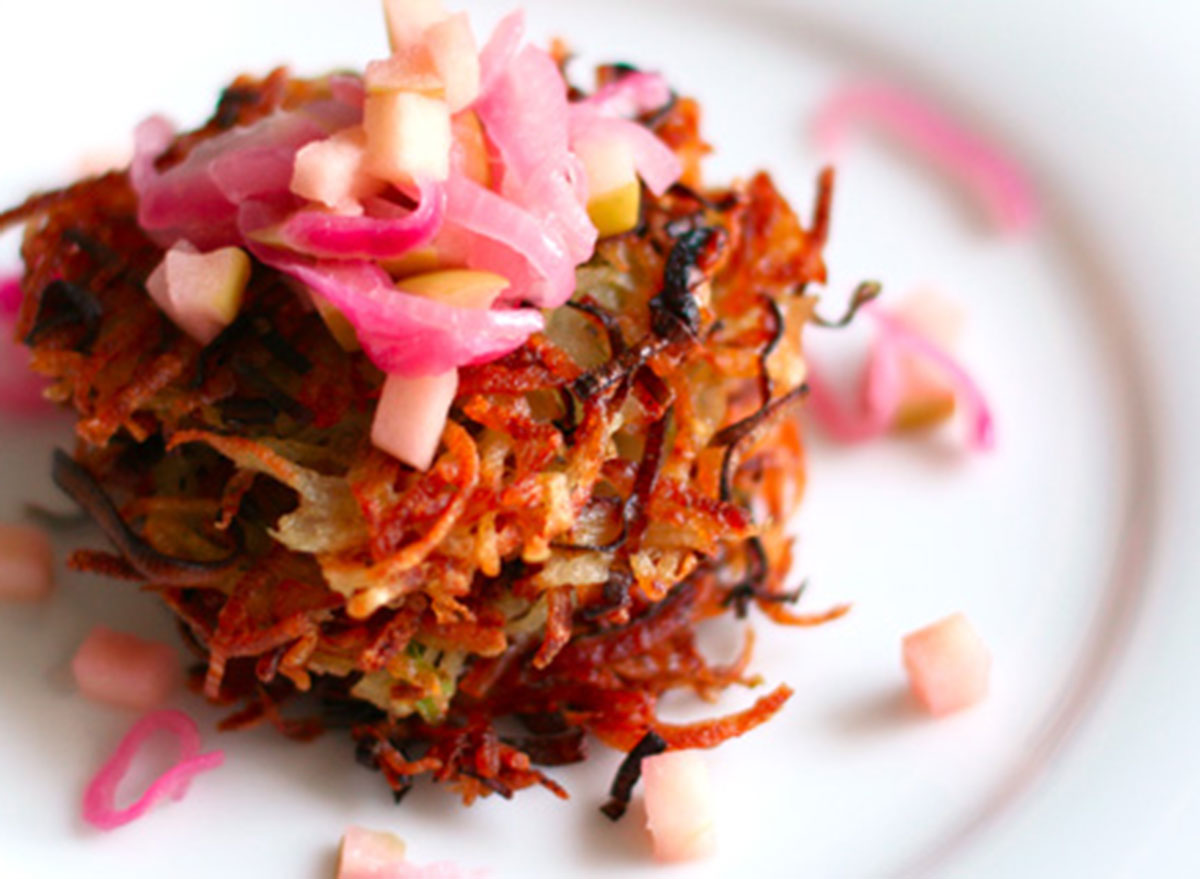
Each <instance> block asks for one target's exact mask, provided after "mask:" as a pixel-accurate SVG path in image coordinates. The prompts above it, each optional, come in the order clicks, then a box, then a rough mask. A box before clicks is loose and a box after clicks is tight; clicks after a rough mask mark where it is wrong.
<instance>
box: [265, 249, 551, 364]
mask: <svg viewBox="0 0 1200 879" xmlns="http://www.w3.org/2000/svg"><path fill="white" fill-rule="evenodd" d="M254 253H255V255H256V256H257V257H258V258H259V259H260V260H262V261H263V262H264V263H266V264H267V265H269V266H271V267H273V268H275V269H277V270H279V271H281V272H283V273H284V274H286V275H289V276H291V277H293V278H295V279H296V280H297V281H299V282H300V283H302V284H304V285H305V286H307V287H308V288H310V289H311V290H312V291H313V292H314V293H315V294H316V295H318V296H320V297H321V298H323V299H325V300H326V301H328V302H329V303H330V304H331V305H333V306H335V307H336V308H337V309H338V310H339V311H341V312H342V314H343V315H345V317H346V319H347V320H348V321H350V323H351V324H352V325H353V327H354V329H355V331H356V332H357V334H358V338H359V341H360V342H361V343H362V346H363V350H365V351H366V352H367V356H368V357H370V358H371V361H372V362H373V363H374V364H375V365H376V366H378V367H379V368H380V369H381V370H383V371H384V372H386V373H396V374H399V375H404V376H411V377H416V376H428V375H434V374H436V373H440V372H446V371H447V370H451V369H454V368H455V367H457V366H466V365H470V364H474V363H485V362H487V361H489V360H495V359H496V358H497V357H502V356H504V355H505V354H507V353H509V352H510V351H512V350H514V349H516V348H519V347H520V346H521V345H523V344H524V343H525V340H526V339H528V338H529V336H530V335H532V334H533V333H535V332H537V331H539V330H541V329H542V327H543V325H544V324H543V320H542V315H541V312H539V311H537V310H535V309H531V308H516V309H497V308H490V309H484V308H457V307H455V306H453V305H447V304H445V303H443V302H438V301H436V300H433V299H427V298H425V297H423V296H414V295H412V294H410V293H404V292H402V291H400V290H397V289H396V285H395V284H394V283H392V279H391V278H390V277H389V276H388V274H387V272H385V271H384V270H383V269H381V268H380V267H379V266H377V265H375V264H374V263H370V262H364V261H345V262H316V263H311V262H306V261H304V260H302V259H300V258H297V257H295V256H292V255H290V254H287V253H284V252H282V251H273V250H271V249H269V248H264V247H258V248H255V249H254Z"/></svg>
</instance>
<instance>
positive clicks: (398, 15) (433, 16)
mask: <svg viewBox="0 0 1200 879" xmlns="http://www.w3.org/2000/svg"><path fill="white" fill-rule="evenodd" d="M383 17H384V19H385V20H386V22H387V31H388V43H389V44H390V45H391V47H392V51H393V52H395V51H397V50H398V49H402V48H404V47H405V46H408V45H411V44H412V43H414V42H417V41H419V40H420V39H421V36H422V35H423V34H424V33H425V31H426V29H427V28H429V27H430V26H431V25H434V24H437V23H438V22H439V21H441V20H442V19H444V18H445V17H446V9H445V7H444V6H443V5H442V0H383Z"/></svg>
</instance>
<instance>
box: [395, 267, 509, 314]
mask: <svg viewBox="0 0 1200 879" xmlns="http://www.w3.org/2000/svg"><path fill="white" fill-rule="evenodd" d="M508 287H509V283H508V279H507V278H505V277H504V276H503V275H497V274H493V273H492V272H481V271H475V270H473V269H447V270H445V271H440V272H428V273H426V274H423V275H413V276H412V277H408V278H403V279H401V280H399V281H397V282H396V288H397V289H399V290H402V291H403V292H405V293H412V294H414V295H416V296H424V297H425V298H427V299H436V300H437V301H438V302H444V303H446V304H447V305H453V306H456V307H458V308H491V307H492V303H493V302H495V301H496V299H497V297H499V295H500V294H501V293H503V292H504V291H505V290H507V289H508Z"/></svg>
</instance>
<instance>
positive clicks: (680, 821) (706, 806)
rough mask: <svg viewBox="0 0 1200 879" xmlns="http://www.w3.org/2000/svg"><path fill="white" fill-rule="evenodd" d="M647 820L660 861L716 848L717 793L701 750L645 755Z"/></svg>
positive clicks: (705, 853)
mask: <svg viewBox="0 0 1200 879" xmlns="http://www.w3.org/2000/svg"><path fill="white" fill-rule="evenodd" d="M642 784H643V785H645V802H646V826H647V827H648V828H649V830H650V835H651V837H652V839H653V841H654V856H655V857H656V858H657V859H658V860H660V861H666V862H677V861H691V860H696V859H697V858H703V857H706V856H708V855H710V854H712V852H713V851H714V850H715V848H716V832H715V820H714V814H713V810H714V805H715V798H714V795H713V789H712V781H711V780H710V779H709V775H708V764H707V763H705V762H704V756H703V754H702V753H701V752H700V751H698V750H686V751H667V752H665V753H662V754H656V755H655V756H653V757H647V758H646V759H645V760H643V761H642Z"/></svg>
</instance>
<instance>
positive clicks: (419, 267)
mask: <svg viewBox="0 0 1200 879" xmlns="http://www.w3.org/2000/svg"><path fill="white" fill-rule="evenodd" d="M441 264H442V262H441V254H440V253H438V249H437V248H436V247H434V246H432V245H428V246H426V247H417V248H414V249H413V250H410V251H409V252H408V253H406V254H404V256H398V257H396V258H395V259H385V260H380V262H379V265H380V267H381V268H382V269H383V270H384V271H385V272H387V273H388V274H389V275H391V276H392V277H393V278H404V277H408V276H409V275H422V274H425V273H426V272H432V271H433V270H434V269H436V268H437V267H438V266H440V265H441Z"/></svg>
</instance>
